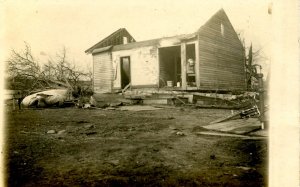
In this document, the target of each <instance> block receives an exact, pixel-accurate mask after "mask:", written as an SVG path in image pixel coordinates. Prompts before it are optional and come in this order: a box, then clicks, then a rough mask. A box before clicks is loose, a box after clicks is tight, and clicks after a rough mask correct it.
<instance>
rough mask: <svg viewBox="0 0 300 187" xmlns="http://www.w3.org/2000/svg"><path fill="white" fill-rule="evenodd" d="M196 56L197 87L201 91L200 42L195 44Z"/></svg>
mask: <svg viewBox="0 0 300 187" xmlns="http://www.w3.org/2000/svg"><path fill="white" fill-rule="evenodd" d="M195 52H196V53H195V54H196V55H195V56H196V60H195V61H196V62H195V73H196V77H195V78H196V86H197V88H198V89H200V56H199V53H200V51H199V40H197V42H196V44H195Z"/></svg>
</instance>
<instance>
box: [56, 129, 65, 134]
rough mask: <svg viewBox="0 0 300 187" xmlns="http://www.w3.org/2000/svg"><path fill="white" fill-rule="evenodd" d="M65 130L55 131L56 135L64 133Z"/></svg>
mask: <svg viewBox="0 0 300 187" xmlns="http://www.w3.org/2000/svg"><path fill="white" fill-rule="evenodd" d="M65 132H66V130H60V131H58V132H57V135H63V134H65Z"/></svg>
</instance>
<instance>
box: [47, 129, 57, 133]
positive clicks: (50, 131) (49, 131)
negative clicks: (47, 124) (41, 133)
mask: <svg viewBox="0 0 300 187" xmlns="http://www.w3.org/2000/svg"><path fill="white" fill-rule="evenodd" d="M55 133H56V132H55V130H48V131H47V134H55Z"/></svg>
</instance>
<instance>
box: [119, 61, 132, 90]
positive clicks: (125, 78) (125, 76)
mask: <svg viewBox="0 0 300 187" xmlns="http://www.w3.org/2000/svg"><path fill="white" fill-rule="evenodd" d="M120 62H121V88H122V89H123V88H125V87H126V86H127V85H128V84H129V83H130V57H129V56H128V57H121V61H120Z"/></svg>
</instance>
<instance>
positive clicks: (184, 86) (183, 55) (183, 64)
mask: <svg viewBox="0 0 300 187" xmlns="http://www.w3.org/2000/svg"><path fill="white" fill-rule="evenodd" d="M181 84H182V86H181V88H182V89H183V90H186V89H187V83H186V43H181Z"/></svg>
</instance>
